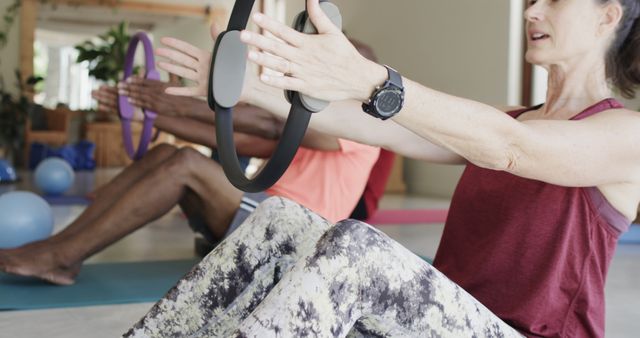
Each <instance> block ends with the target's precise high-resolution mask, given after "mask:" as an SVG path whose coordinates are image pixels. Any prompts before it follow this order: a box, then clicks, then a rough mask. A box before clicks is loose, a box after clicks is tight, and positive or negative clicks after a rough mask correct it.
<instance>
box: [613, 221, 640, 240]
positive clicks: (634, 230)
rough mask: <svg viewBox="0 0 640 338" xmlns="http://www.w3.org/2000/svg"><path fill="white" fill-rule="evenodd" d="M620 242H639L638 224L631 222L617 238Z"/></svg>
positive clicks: (639, 226) (639, 229)
mask: <svg viewBox="0 0 640 338" xmlns="http://www.w3.org/2000/svg"><path fill="white" fill-rule="evenodd" d="M618 243H620V244H640V224H632V225H631V227H630V228H629V231H627V232H625V233H623V234H622V235H621V236H620V238H619V239H618Z"/></svg>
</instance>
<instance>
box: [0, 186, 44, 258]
mask: <svg viewBox="0 0 640 338" xmlns="http://www.w3.org/2000/svg"><path fill="white" fill-rule="evenodd" d="M52 232H53V213H52V211H51V207H50V206H49V204H48V203H47V202H46V201H45V200H44V199H43V198H42V197H40V196H38V195H36V194H34V193H32V192H28V191H13V192H8V193H5V194H2V195H0V249H9V248H15V247H19V246H21V245H24V244H27V243H30V242H34V241H38V240H42V239H45V238H48V237H49V236H51V233H52Z"/></svg>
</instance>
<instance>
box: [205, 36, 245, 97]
mask: <svg viewBox="0 0 640 338" xmlns="http://www.w3.org/2000/svg"><path fill="white" fill-rule="evenodd" d="M246 59H247V45H245V44H244V43H242V41H240V32H239V31H230V32H227V33H225V35H224V36H223V37H222V40H221V41H220V44H219V46H218V53H217V55H216V59H215V62H214V66H213V73H214V74H216V76H214V77H213V93H214V97H215V100H216V101H217V102H218V104H219V105H220V106H222V107H225V108H231V107H233V106H235V105H236V104H237V103H238V101H239V100H240V94H242V85H243V83H244V75H245V71H246V67H247V63H246Z"/></svg>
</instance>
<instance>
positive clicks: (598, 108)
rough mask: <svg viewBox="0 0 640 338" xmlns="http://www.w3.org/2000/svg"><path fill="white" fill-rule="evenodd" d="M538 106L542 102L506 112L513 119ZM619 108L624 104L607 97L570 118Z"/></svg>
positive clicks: (573, 118) (584, 116) (582, 117)
mask: <svg viewBox="0 0 640 338" xmlns="http://www.w3.org/2000/svg"><path fill="white" fill-rule="evenodd" d="M540 107H542V104H539V105H537V106H533V107H529V108H523V109H518V110H512V111H508V112H507V114H509V116H511V117H513V118H514V119H517V118H518V117H519V116H520V115H522V114H524V113H526V112H528V111H531V110H536V109H539V108H540ZM619 108H624V105H623V104H622V103H620V101H618V100H616V99H613V98H608V99H604V100H602V101H600V102H598V103H596V104H594V105H592V106H590V107H588V108H587V109H585V110H583V111H582V112H580V113H578V114H577V115H576V116H574V117H572V118H571V120H580V119H584V118H587V117H589V116H592V115H594V114H597V113H599V112H602V111H605V110H608V109H619Z"/></svg>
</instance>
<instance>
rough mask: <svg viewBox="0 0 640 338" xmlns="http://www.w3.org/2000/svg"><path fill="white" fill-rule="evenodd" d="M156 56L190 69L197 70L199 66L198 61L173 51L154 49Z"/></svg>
mask: <svg viewBox="0 0 640 338" xmlns="http://www.w3.org/2000/svg"><path fill="white" fill-rule="evenodd" d="M156 55H157V56H161V57H164V58H167V59H169V60H170V61H171V62H173V63H177V64H180V65H183V66H185V67H188V68H191V69H198V66H199V65H200V64H199V59H197V58H195V57H193V56H191V55H187V54H185V53H183V52H181V51H179V50H175V49H169V48H158V49H156Z"/></svg>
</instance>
